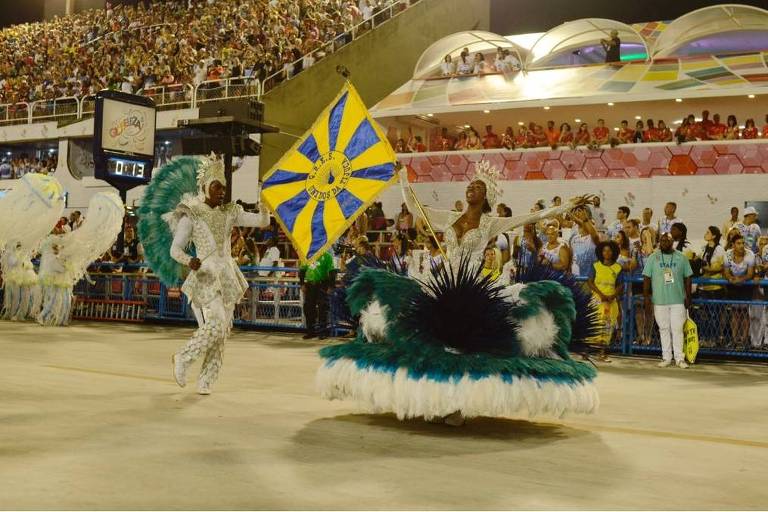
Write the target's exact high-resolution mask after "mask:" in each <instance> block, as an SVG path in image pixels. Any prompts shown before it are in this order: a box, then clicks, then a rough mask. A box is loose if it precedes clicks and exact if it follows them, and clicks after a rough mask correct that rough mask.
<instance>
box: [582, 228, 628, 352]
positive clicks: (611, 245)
mask: <svg viewBox="0 0 768 512" xmlns="http://www.w3.org/2000/svg"><path fill="white" fill-rule="evenodd" d="M618 258H619V247H618V246H617V245H616V242H613V241H604V242H600V243H599V244H597V247H596V248H595V262H594V263H593V264H592V267H591V268H590V269H589V279H588V280H587V284H588V286H589V288H590V289H591V290H592V294H593V297H594V300H595V302H597V303H598V307H597V312H598V318H599V320H598V321H599V323H600V327H601V329H600V334H599V335H598V336H597V340H596V341H597V343H598V344H599V345H600V353H599V355H598V360H600V361H603V362H606V363H610V362H611V360H610V359H608V356H607V354H606V352H607V350H608V345H610V344H611V341H612V340H613V333H614V331H615V330H616V329H617V328H618V327H619V325H620V318H621V308H620V306H619V297H621V296H622V295H623V293H624V292H623V285H622V281H621V276H622V267H621V265H620V264H619V263H618V261H617V259H618Z"/></svg>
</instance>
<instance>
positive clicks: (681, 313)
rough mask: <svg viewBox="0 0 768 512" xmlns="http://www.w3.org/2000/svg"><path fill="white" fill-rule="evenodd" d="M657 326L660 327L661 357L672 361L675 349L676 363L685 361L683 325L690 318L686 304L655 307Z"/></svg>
mask: <svg viewBox="0 0 768 512" xmlns="http://www.w3.org/2000/svg"><path fill="white" fill-rule="evenodd" d="M653 313H654V316H655V317H656V324H657V325H658V326H659V337H660V338H661V357H662V359H664V361H671V360H672V354H673V349H674V357H675V362H677V363H679V362H680V361H683V360H684V359H685V354H684V353H683V324H685V319H686V317H687V316H688V315H687V314H686V312H685V305H684V304H671V305H669V306H653Z"/></svg>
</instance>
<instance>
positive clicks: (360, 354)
mask: <svg viewBox="0 0 768 512" xmlns="http://www.w3.org/2000/svg"><path fill="white" fill-rule="evenodd" d="M476 171H477V172H476V175H475V179H474V181H472V182H471V183H470V184H469V186H468V187H467V191H466V201H467V205H468V206H467V209H466V210H465V211H464V212H452V211H446V210H438V209H434V208H425V209H424V210H425V211H424V213H425V214H426V216H427V217H428V219H429V220H430V221H431V223H432V225H433V226H434V228H435V229H437V230H441V231H443V232H444V233H445V248H446V252H447V261H446V267H445V268H444V269H437V270H436V271H428V272H421V273H420V274H421V275H418V274H419V273H414V272H412V271H411V269H409V275H411V277H416V278H417V279H408V278H404V277H402V276H397V275H395V274H392V273H389V272H386V271H382V270H377V269H364V270H363V271H361V272H360V274H359V275H358V276H357V277H356V278H355V279H354V280H353V282H352V284H351V285H350V286H349V288H348V289H347V302H348V304H349V306H350V310H351V312H352V313H353V314H359V315H360V329H359V330H358V337H357V339H355V340H354V341H351V342H349V343H344V344H340V345H333V346H328V347H324V348H323V349H321V350H320V357H321V358H323V359H324V364H323V366H322V367H321V368H320V370H319V371H318V375H317V385H318V389H319V390H320V392H321V393H322V395H323V396H324V397H326V398H330V399H354V400H356V401H358V402H360V403H361V404H362V405H363V406H364V407H365V408H366V409H367V410H368V411H370V412H374V413H383V412H393V413H395V414H396V415H397V417H398V418H401V419H403V418H409V417H417V416H422V417H424V418H425V419H427V420H435V419H438V420H443V421H445V423H447V424H450V425H461V424H463V423H464V419H465V418H466V417H470V418H471V417H475V416H513V415H516V414H519V413H520V412H522V411H525V410H527V411H528V413H529V414H531V415H535V414H541V413H548V414H555V415H558V416H559V415H562V414H564V413H566V412H576V413H591V412H594V411H595V410H596V409H597V406H598V401H599V399H598V394H597V388H596V387H595V384H594V378H595V377H596V372H595V370H594V368H592V367H591V366H589V365H586V364H584V363H580V362H577V361H574V360H573V359H572V358H571V357H570V354H569V346H570V345H571V344H572V343H573V342H576V343H582V342H584V341H585V340H587V339H590V338H591V337H592V336H593V335H594V331H595V326H596V323H595V321H594V319H595V309H594V305H592V304H591V302H590V301H591V297H590V296H589V294H588V293H586V292H585V291H584V290H583V287H582V286H581V285H580V284H579V283H577V282H575V281H574V280H573V279H572V278H570V277H568V276H566V275H563V274H559V273H555V272H552V271H551V270H549V269H548V268H545V267H538V266H537V267H535V268H534V269H533V270H532V271H529V272H528V273H527V274H526V275H525V276H522V277H523V280H524V281H525V284H522V283H520V284H515V285H512V286H505V285H504V284H505V283H504V282H497V281H494V280H492V279H487V278H484V277H483V276H482V274H481V272H480V270H481V269H480V265H481V264H482V261H483V253H484V250H485V248H486V245H487V243H488V242H489V241H491V240H494V239H495V238H496V236H497V235H498V234H500V233H502V232H505V231H509V230H511V229H513V228H514V227H516V226H519V225H524V224H528V223H533V222H537V221H539V220H541V219H543V218H547V217H551V216H555V215H558V214H562V213H565V212H567V211H568V210H570V209H573V208H575V207H578V206H581V205H585V204H588V203H590V202H591V200H592V198H591V197H589V196H584V197H577V198H574V199H572V200H570V201H569V202H568V203H567V204H566V205H563V206H560V207H555V208H550V209H548V210H543V211H540V212H536V213H533V214H528V215H520V216H517V217H509V218H500V217H492V216H490V215H488V212H490V211H492V206H493V205H494V203H495V201H496V199H497V198H498V196H499V192H500V190H499V186H498V183H497V179H498V173H497V172H496V171H495V170H494V169H493V168H491V166H490V165H489V164H488V163H487V162H481V163H479V164H478V165H477V167H476ZM400 176H401V184H402V188H403V193H404V196H405V201H406V204H407V205H408V208H409V209H410V210H411V211H417V212H418V211H419V210H420V209H419V205H418V203H417V201H416V200H415V198H414V197H413V195H412V194H413V193H412V191H411V190H409V186H408V181H407V174H406V173H405V172H402V171H401V174H400ZM416 266H417V265H416ZM414 274H416V275H414Z"/></svg>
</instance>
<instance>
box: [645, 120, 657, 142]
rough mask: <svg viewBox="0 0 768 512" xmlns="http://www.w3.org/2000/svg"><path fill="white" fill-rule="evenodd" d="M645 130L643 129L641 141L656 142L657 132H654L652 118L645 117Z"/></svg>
mask: <svg viewBox="0 0 768 512" xmlns="http://www.w3.org/2000/svg"><path fill="white" fill-rule="evenodd" d="M645 126H646V128H645V130H643V142H658V134H657V133H656V127H655V126H653V119H647V120H646V121H645Z"/></svg>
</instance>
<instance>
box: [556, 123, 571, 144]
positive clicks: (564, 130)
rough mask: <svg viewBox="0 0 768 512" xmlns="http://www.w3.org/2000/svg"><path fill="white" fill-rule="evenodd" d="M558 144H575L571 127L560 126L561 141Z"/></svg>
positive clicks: (564, 124)
mask: <svg viewBox="0 0 768 512" xmlns="http://www.w3.org/2000/svg"><path fill="white" fill-rule="evenodd" d="M558 144H560V145H564V146H570V145H571V144H573V132H572V131H571V125H570V124H568V123H563V124H561V125H560V139H559V140H558Z"/></svg>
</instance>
